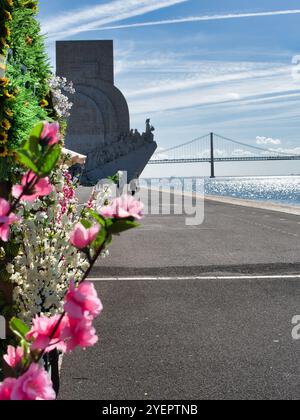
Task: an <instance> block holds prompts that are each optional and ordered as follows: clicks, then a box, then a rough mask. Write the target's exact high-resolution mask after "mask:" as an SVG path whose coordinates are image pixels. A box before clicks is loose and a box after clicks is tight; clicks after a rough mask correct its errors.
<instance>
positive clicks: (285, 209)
mask: <svg viewBox="0 0 300 420" xmlns="http://www.w3.org/2000/svg"><path fill="white" fill-rule="evenodd" d="M142 190H145V188H142ZM151 190H153V191H159V190H158V189H156V188H151ZM161 192H163V193H168V191H166V190H163V189H162V190H161ZM174 194H176V195H178V194H179V195H181V194H182V193H181V192H179V191H176V190H175V191H174ZM184 195H186V196H189V197H190V196H193V197H196V198H198V199H199V200H202V199H203V196H200V195H199V194H197V193H196V194H193V193H191V192H185V193H184ZM204 201H215V202H217V203H223V204H232V205H236V206H241V207H251V208H254V209H261V210H270V211H275V212H280V213H286V214H294V215H296V216H300V206H292V205H288V204H277V203H271V202H268V201H259V200H247V199H241V198H234V197H229V196H228V197H227V196H226V197H225V196H220V195H208V194H205V195H204Z"/></svg>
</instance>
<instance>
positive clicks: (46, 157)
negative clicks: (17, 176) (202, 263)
mask: <svg viewBox="0 0 300 420" xmlns="http://www.w3.org/2000/svg"><path fill="white" fill-rule="evenodd" d="M45 132H47V136H46V138H47V141H45V136H44V134H45ZM56 139H57V126H54V125H50V126H49V125H47V123H46V124H39V125H38V126H37V127H35V129H34V130H33V132H32V134H31V136H30V138H29V139H28V141H26V142H25V143H24V144H23V146H22V148H21V149H20V150H18V151H17V155H18V158H19V160H20V162H21V163H22V164H23V165H24V166H25V167H27V169H28V171H27V172H26V173H25V174H24V175H23V177H22V180H21V182H20V183H19V184H17V185H15V186H14V187H13V188H12V193H11V200H10V201H7V200H4V199H1V202H0V204H1V206H0V207H1V216H0V228H1V230H2V232H4V233H3V238H2V240H4V241H8V240H9V235H10V233H11V231H12V230H14V231H16V232H18V229H20V230H22V231H23V235H24V237H25V238H26V235H29V234H30V232H31V238H30V239H29V237H28V239H27V240H28V241H29V240H30V241H31V243H32V242H34V241H36V242H37V244H38V245H37V244H36V245H37V248H36V251H35V252H36V254H35V253H31V254H30V248H31V245H30V244H29V242H27V244H24V247H23V253H22V252H21V254H20V256H18V257H17V259H16V260H17V261H18V259H19V258H20V259H19V261H18V262H17V263H16V265H13V264H12V266H11V267H10V268H11V271H12V278H13V279H14V281H15V282H16V284H18V282H20V281H24V280H21V279H24V278H25V277H26V281H27V282H28V280H27V278H28V276H31V280H32V281H33V283H34V287H36V288H37V291H38V292H35V291H34V290H33V289H30V288H31V287H32V286H31V284H27V288H25V289H24V287H23V290H25V298H26V299H27V295H29V301H28V302H26V303H25V304H24V306H23V308H22V306H21V312H23V315H24V313H26V316H25V318H26V317H27V318H28V317H29V314H30V312H35V313H34V315H35V316H34V317H33V319H32V323H31V326H30V327H28V326H27V325H26V324H25V323H24V322H23V321H22V320H20V319H17V318H13V319H12V320H11V322H10V329H11V330H12V332H13V333H14V334H15V336H16V337H17V338H18V340H19V344H20V345H19V346H18V347H17V348H15V347H11V346H10V347H8V349H7V354H6V355H5V356H4V361H5V362H6V363H7V364H8V365H9V366H10V368H12V370H13V377H11V378H6V379H5V380H4V382H2V383H0V400H53V399H55V398H56V395H55V392H54V390H53V386H52V383H51V380H50V378H49V376H48V375H47V373H46V371H45V370H44V369H43V368H42V367H41V366H40V361H41V360H42V358H43V356H44V355H45V354H47V353H49V352H51V351H52V350H54V349H57V350H60V351H62V352H64V353H68V352H70V351H73V350H74V349H75V348H76V347H81V348H86V347H90V346H93V345H94V344H95V343H96V342H97V341H98V337H97V335H96V331H95V328H94V327H93V321H94V319H95V317H97V316H98V315H100V313H101V312H102V309H103V307H102V303H101V301H100V299H99V298H98V296H97V292H96V290H95V288H94V286H93V284H92V283H89V282H88V281H87V279H88V277H89V275H90V273H91V270H92V268H93V266H94V264H95V262H96V261H97V259H98V258H99V256H101V255H102V254H103V252H104V251H105V250H106V248H107V246H108V245H109V244H110V243H111V241H112V239H113V236H114V235H119V234H120V233H121V232H124V231H126V230H129V229H132V228H135V227H137V226H138V225H137V223H136V222H135V220H136V219H140V218H141V217H142V205H141V204H140V203H138V202H136V201H135V200H133V199H130V200H129V198H128V197H124V198H121V199H120V198H117V199H115V200H113V202H112V203H110V204H109V203H105V204H109V205H107V206H106V210H105V211H104V212H103V214H104V215H102V214H101V212H99V211H95V209H93V208H92V205H91V203H92V202H91V203H90V205H89V208H87V209H86V210H85V211H84V212H83V216H82V217H81V219H80V220H78V221H77V223H75V224H74V220H73V214H72V212H71V213H69V212H68V210H67V209H66V208H64V209H63V207H64V206H67V207H68V206H69V203H70V202H69V201H68V200H70V201H71V202H72V200H73V199H74V196H73V194H72V193H71V192H70V190H69V185H67V188H65V187H66V185H65V184H64V185H63V186H62V185H61V187H62V192H57V191H56V185H55V184H53V183H52V180H51V178H52V176H51V174H52V171H53V170H54V168H55V167H56V164H57V162H58V160H59V158H60V144H59V143H58V142H57V141H56ZM63 176H64V178H65V180H66V182H67V184H68V182H69V181H70V180H69V178H68V176H66V175H65V174H64V175H63ZM54 179H55V177H54ZM55 194H57V198H58V201H59V203H60V204H59V206H60V211H61V213H64V214H63V215H61V216H60V217H61V219H60V221H61V222H62V221H63V220H66V221H69V222H70V224H73V226H72V228H70V230H69V231H66V230H65V226H64V225H61V226H60V228H57V227H55V228H53V227H51V228H50V230H49V231H48V230H47V229H49V227H47V226H48V219H47V218H48V213H47V210H48V207H47V205H46V201H45V200H47V199H49V200H51V196H53V195H55ZM52 199H53V197H52ZM33 200H34V201H33ZM28 206H31V207H28ZM35 206H36V207H35ZM51 211H52V212H53V206H51ZM34 212H35V213H34ZM28 214H29V215H30V216H29V217H28ZM33 215H34V216H33ZM51 217H52V220H53V218H55V220H57V214H55V215H53V214H52V216H51ZM45 219H47V221H45ZM24 221H25V222H24ZM36 223H37V226H39V228H40V229H43V228H45V230H46V232H47V236H46V237H45V236H41V237H40V239H36V238H34V237H33V236H34V235H32V231H31V230H30V226H31V227H35V228H36V230H35V231H34V233H35V232H36V231H37V229H38V228H37V226H36ZM39 223H41V225H39ZM23 224H24V227H25V229H24V227H23ZM26 229H27V233H26V234H24V230H26ZM51 229H54V230H55V229H57V231H56V233H57V235H58V237H59V235H62V236H63V239H62V240H63V241H65V242H67V243H68V246H66V247H65V248H62V247H60V246H58V243H57V237H55V235H54V236H53V231H51ZM59 230H60V232H59ZM51 232H52V233H51ZM43 233H45V231H43ZM51 242H52V243H51ZM73 247H74V248H73ZM52 248H56V249H57V250H59V251H57V252H61V256H60V258H59V259H58V258H53V254H52V252H54V249H52ZM50 249H51V252H50V257H49V250H50ZM69 249H71V250H72V251H71V252H74V254H73V255H76V256H77V257H79V255H83V256H84V257H85V259H86V261H87V264H86V267H85V268H84V269H83V266H82V265H78V260H77V264H75V263H74V260H73V262H72V264H73V265H72V266H71V267H70V266H69V260H68V256H66V255H65V254H67V253H68V250H69ZM29 255H31V257H29ZM22 258H23V260H22ZM30 258H31V259H30ZM48 258H50V259H49V260H48ZM58 261H59V263H58V265H60V269H61V273H62V272H63V271H65V272H68V271H69V270H70V271H69V274H68V276H70V278H71V279H72V280H71V281H69V280H70V278H68V276H67V275H66V276H65V277H64V281H63V285H61V279H59V278H57V277H56V278H55V271H54V272H53V273H52V276H50V277H51V279H52V282H53V283H55V282H56V284H60V287H61V290H62V291H63V292H62V293H61V294H64V295H65V296H64V299H63V302H62V306H63V308H61V313H60V314H58V313H56V314H54V315H51V313H50V312H49V311H50V309H51V308H52V307H55V306H56V305H57V307H59V304H58V303H59V302H60V299H61V294H60V291H61V290H60V288H58V289H57V290H55V288H54V289H52V294H49V293H47V290H48V291H49V290H50V289H47V286H46V289H45V285H44V283H46V284H47V282H48V281H49V280H48V277H47V276H48V274H49V272H50V273H51V268H50V267H52V263H53V262H54V263H57V262H58ZM25 262H26V264H27V267H25V268H24V269H23V271H22V268H23V267H24V264H25ZM18 264H19V265H18ZM22 264H23V265H22ZM76 269H78V271H79V272H81V274H80V275H77V278H75V276H73V275H72V276H71V274H70V272H72V270H76ZM29 273H31V274H29ZM56 276H57V272H56ZM35 278H36V279H38V280H35ZM67 285H68V287H66V286H67ZM23 286H24V285H23ZM52 286H53V285H52V284H51V287H52ZM18 288H19V290H18ZM66 289H67V291H66ZM16 290H17V292H16V296H19V300H20V302H19V303H20V305H22V303H21V302H22V299H24V293H23V296H20V290H22V289H21V286H20V283H19V284H18V286H17V287H16ZM30 292H31V293H30ZM18 293H19V295H18ZM37 297H39V299H40V300H38V301H37V300H36V298H37ZM56 300H57V301H56ZM32 302H33V303H34V310H33V309H32V307H29V304H31V303H32ZM53 302H54V303H53ZM57 307H56V309H57ZM45 309H46V311H47V310H48V313H45V312H44V310H45ZM32 315H33V314H32Z"/></svg>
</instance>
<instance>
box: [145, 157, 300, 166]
mask: <svg viewBox="0 0 300 420" xmlns="http://www.w3.org/2000/svg"><path fill="white" fill-rule="evenodd" d="M279 160H281V161H282V160H300V155H299V156H297V155H296V156H252V157H246V156H245V157H227V158H217V157H216V158H214V161H215V162H245V161H246V162H260V161H279ZM197 162H204V163H210V162H211V159H210V158H194V159H157V160H156V159H155V160H153V159H152V160H150V162H149V165H162V164H169V163H197Z"/></svg>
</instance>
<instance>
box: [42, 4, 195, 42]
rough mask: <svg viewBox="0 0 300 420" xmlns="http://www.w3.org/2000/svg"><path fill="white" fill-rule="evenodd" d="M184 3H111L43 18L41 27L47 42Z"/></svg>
mask: <svg viewBox="0 0 300 420" xmlns="http://www.w3.org/2000/svg"><path fill="white" fill-rule="evenodd" d="M187 1H189V0H151V1H149V0H114V1H110V2H108V3H104V4H100V5H97V6H90V7H86V6H85V7H83V8H80V9H76V10H72V11H69V12H67V13H64V14H62V15H61V16H60V17H57V16H55V17H53V18H47V19H44V20H42V21H41V24H42V29H43V32H44V33H46V34H48V39H49V41H53V39H58V38H60V39H63V38H66V37H69V36H71V35H75V34H79V33H82V32H86V31H89V30H93V29H94V28H96V27H98V26H100V27H101V26H104V25H108V24H110V23H113V22H119V21H121V20H124V19H129V18H132V17H136V16H141V15H144V14H146V13H150V12H153V11H155V10H159V9H162V8H166V7H170V6H174V5H176V4H179V3H184V2H187Z"/></svg>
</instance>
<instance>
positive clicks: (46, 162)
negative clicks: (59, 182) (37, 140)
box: [37, 144, 61, 177]
mask: <svg viewBox="0 0 300 420" xmlns="http://www.w3.org/2000/svg"><path fill="white" fill-rule="evenodd" d="M60 154H61V147H60V145H59V144H57V145H55V146H54V147H51V149H50V150H49V151H48V152H47V153H46V155H45V156H44V157H43V158H42V159H41V160H40V161H39V162H38V164H37V165H38V170H39V173H40V175H41V176H44V177H45V176H48V175H50V173H51V172H52V170H53V169H54V167H55V165H56V164H57V162H58V159H59V158H60Z"/></svg>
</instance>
